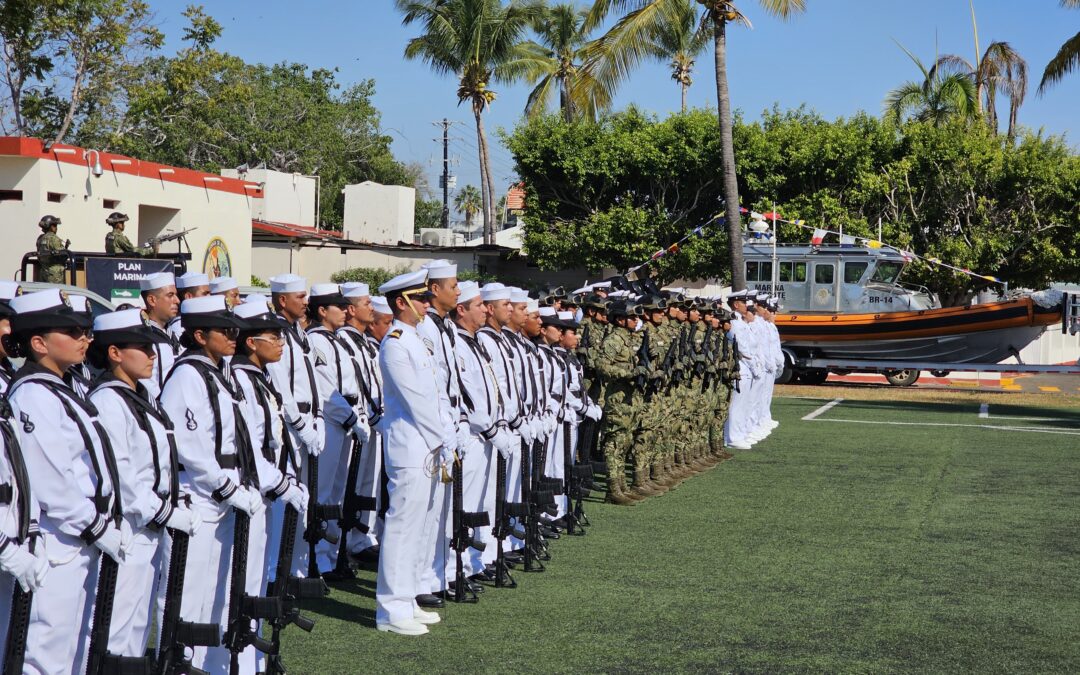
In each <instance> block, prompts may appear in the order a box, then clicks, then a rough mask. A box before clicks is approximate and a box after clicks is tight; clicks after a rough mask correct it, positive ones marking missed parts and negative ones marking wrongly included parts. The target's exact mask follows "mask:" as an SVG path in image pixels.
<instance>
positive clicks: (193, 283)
mask: <svg viewBox="0 0 1080 675" xmlns="http://www.w3.org/2000/svg"><path fill="white" fill-rule="evenodd" d="M209 285H210V277H208V276H206V275H205V274H203V273H202V272H187V273H186V274H181V275H180V276H178V277H176V288H177V290H180V289H184V288H197V287H199V286H209Z"/></svg>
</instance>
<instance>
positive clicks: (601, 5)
mask: <svg viewBox="0 0 1080 675" xmlns="http://www.w3.org/2000/svg"><path fill="white" fill-rule="evenodd" d="M696 1H697V3H698V4H700V5H703V7H704V11H703V13H702V15H701V19H700V25H701V28H702V30H703V31H705V32H707V33H709V34H711V36H712V44H713V63H714V65H715V67H716V101H717V116H718V118H719V123H720V142H721V155H720V163H721V167H722V172H723V195H724V203H725V215H726V222H727V230H728V250H729V253H730V256H731V286H732V289H734V290H742V289H744V288H746V271H745V269H743V256H742V221H741V218H740V216H739V206H740V204H739V184H738V180H737V178H736V175H735V150H734V149H733V147H732V127H733V125H734V122H733V120H732V117H731V93H730V91H729V89H728V79H727V31H728V25H729V24H742V25H744V26H747V27H749V26H750V20H749V19H747V18H746V16H745V15H744V14H743V13H742V12H740V11H739V8H738V7H737V6H736V2H735V1H734V0H696ZM758 4H760V5H761V7H762V8H763V9H764V10H765V11H766V12H768V13H769V14H772V15H773V16H776V17H779V18H780V19H788V18H790V17H792V16H794V15H795V14H797V13H799V12H802V11H803V10H805V9H806V0H758ZM684 6H685V3H684V2H683V0H594V4H593V7H592V10H590V12H589V20H588V22H587V24H586V27H587V28H590V29H591V28H593V27H595V26H597V25H599V23H600V22H601V21H603V20H604V19H605V18H606V17H607V16H608V14H609V13H611V12H613V11H615V12H626V14H625V15H624V16H623V17H622V18H620V19H619V20H618V21H616V22H615V25H614V26H612V27H611V29H610V30H609V31H608V32H607V33H606V34H605V35H604V36H603V37H601V38H600V39H599V40H597V41H596V42H595V43H593V45H591V46H590V47H589V51H590V60H589V64H588V66H587V67H588V68H589V69H590V71H591V72H593V73H594V77H596V79H597V80H599V81H601V82H605V83H607V84H608V86H611V87H612V88H614V86H615V84H617V83H618V82H621V81H622V80H623V79H625V78H626V77H627V76H628V75H629V73H630V71H631V70H632V69H633V68H634V67H635V66H636V65H637V64H638V63H640V62H641V61H642V60H643V59H647V58H651V57H652V55H653V52H652V44H653V40H652V39H653V37H654V36H656V35H657V33H658V32H659V31H660V29H661V27H663V26H667V25H672V24H675V23H677V22H678V21H679V17H680V9H682V8H683V7H684Z"/></svg>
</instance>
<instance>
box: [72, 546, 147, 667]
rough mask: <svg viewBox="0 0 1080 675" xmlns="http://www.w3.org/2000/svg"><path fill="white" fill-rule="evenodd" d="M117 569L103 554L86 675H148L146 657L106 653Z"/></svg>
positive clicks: (115, 564)
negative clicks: (121, 674) (114, 674)
mask: <svg viewBox="0 0 1080 675" xmlns="http://www.w3.org/2000/svg"><path fill="white" fill-rule="evenodd" d="M119 569H120V566H119V565H118V564H117V562H116V561H115V560H113V559H112V558H110V557H109V556H107V555H105V554H104V553H102V554H101V555H100V563H99V566H98V582H97V589H96V591H95V597H94V622H93V624H92V625H91V627H90V651H89V657H88V663H87V665H86V673H87V675H106V674H109V675H111V674H112V673H123V674H124V675H138V674H149V673H150V667H151V661H150V658H149V657H146V656H119V655H117V654H112V653H110V652H109V628H110V626H112V612H113V603H114V602H115V600H116V573H117V571H118V570H119Z"/></svg>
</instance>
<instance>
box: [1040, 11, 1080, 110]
mask: <svg viewBox="0 0 1080 675" xmlns="http://www.w3.org/2000/svg"><path fill="white" fill-rule="evenodd" d="M1073 2H1074V3H1075V4H1074V5H1073V6H1080V0H1073ZM1066 6H1069V5H1066ZM1077 65H1080V33H1077V34H1076V35H1074V36H1072V37H1071V38H1069V39H1068V40H1066V41H1065V44H1063V45H1061V49H1059V50H1058V53H1057V54H1056V55H1055V56H1054V58H1052V59H1050V63H1048V64H1046V68H1045V69H1044V70H1043V76H1042V80H1041V81H1040V82H1039V94H1042V93H1043V92H1044V91H1046V88H1047V87H1049V86H1050V85H1052V84H1056V83H1057V82H1059V81H1060V80H1061V78H1063V77H1065V76H1066V75H1068V74H1069V73H1071V72H1072V71H1073V69H1074V68H1076V67H1077Z"/></svg>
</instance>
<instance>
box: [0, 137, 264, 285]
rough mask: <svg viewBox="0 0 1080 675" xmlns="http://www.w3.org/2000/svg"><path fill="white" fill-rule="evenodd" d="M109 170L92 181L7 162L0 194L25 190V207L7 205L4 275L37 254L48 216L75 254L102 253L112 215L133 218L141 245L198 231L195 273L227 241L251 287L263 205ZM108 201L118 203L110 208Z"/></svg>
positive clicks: (63, 167)
mask: <svg viewBox="0 0 1080 675" xmlns="http://www.w3.org/2000/svg"><path fill="white" fill-rule="evenodd" d="M131 161H133V162H134V161H137V160H131ZM102 164H103V168H104V170H105V172H104V174H103V175H101V176H93V175H92V174H91V172H90V170H89V169H88V168H87V167H86V166H81V165H75V164H70V163H67V162H61V161H56V160H50V159H34V158H27V157H18V156H7V155H5V156H0V190H11V189H18V190H22V192H23V199H22V201H21V202H14V201H4V202H0V223H2V224H0V227H2V228H3V232H4V234H5V237H4V246H3V247H2V248H0V277H2V278H12V277H13V276H14V274H15V272H16V270H17V268H18V266H19V262H20V260H21V259H22V256H23V254H24V253H26V252H28V251H31V250H34V243H35V241H36V239H37V236H38V234H40V230H39V229H38V227H37V223H38V220H40V219H41V217H42V216H44V215H46V214H52V215H55V216H58V217H59V218H60V219H61V221H62V224H61V225H60V229H59V236H60V238H61V239H70V240H71V249H72V250H73V251H102V250H103V247H104V242H105V235H106V234H107V233H108V232H109V228H108V226H107V225H106V224H105V218H106V217H107V216H108V215H109V213H111V212H112V211H121V212H123V213H126V214H127V215H128V216H129V217H130V218H131V220H130V221H129V222H128V223H127V226H126V234H127V235H128V237H129V238H130V239H131V240H132V242H133V243H135V244H137V245H141V244H142V243H143V242H144V241H146V239H148V238H149V237H150V236H153V235H156V234H159V233H161V232H162V231H163V230H165V229H171V230H180V229H186V228H192V227H195V228H198V229H197V230H195V231H194V232H191V233H189V234H188V235H187V241H188V245H189V246H190V248H191V253H192V260H191V262H190V263H189V269H194V270H199V271H202V270H203V264H204V258H205V255H206V249H207V244H209V243H210V241H211V240H212V239H214V238H220V239H221V240H222V241H223V242H224V243H225V246H226V248H227V250H228V253H229V256H230V261H231V264H232V270H231V272H232V275H233V276H235V277H236V278H237V279H240V280H241V283H247V281H248V279H249V277H250V275H251V262H250V261H251V206H252V202H253V201H257V200H255V199H253V198H252V197H249V196H248V195H246V194H235V193H232V192H225V191H222V190H215V189H213V188H212V187H196V186H192V185H185V184H182V183H179V182H172V181H169V180H161V179H153V178H146V177H141V176H138V175H132V174H129V173H121V172H114V171H112V170H110V161H108V160H106V161H103V162H102ZM219 180H220V179H219ZM212 185H213V183H207V186H212ZM49 192H53V193H57V194H61V195H63V198H62V201H60V202H59V203H56V202H50V201H48V193H49ZM105 200H115V201H117V202H118V204H116V205H112V204H106V201H105ZM176 249H177V245H176V243H175V242H169V243H166V244H163V246H162V250H163V251H167V252H172V251H175V250H176Z"/></svg>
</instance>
